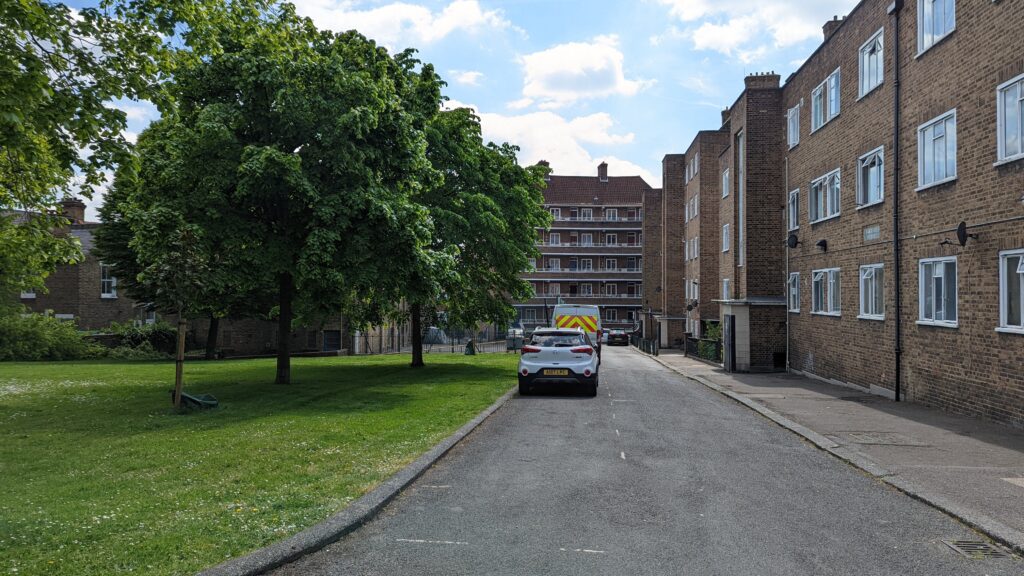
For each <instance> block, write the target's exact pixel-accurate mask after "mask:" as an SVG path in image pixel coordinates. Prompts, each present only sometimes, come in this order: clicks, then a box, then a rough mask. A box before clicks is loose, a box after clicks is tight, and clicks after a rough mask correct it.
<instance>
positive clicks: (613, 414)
mask: <svg viewBox="0 0 1024 576" xmlns="http://www.w3.org/2000/svg"><path fill="white" fill-rule="evenodd" d="M612 420H615V412H612Z"/></svg>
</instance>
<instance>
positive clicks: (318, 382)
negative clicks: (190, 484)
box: [0, 358, 515, 437]
mask: <svg viewBox="0 0 1024 576" xmlns="http://www.w3.org/2000/svg"><path fill="white" fill-rule="evenodd" d="M397 360H398V359H397V358H395V359H390V360H386V361H381V360H379V359H375V360H371V361H369V362H366V363H358V362H357V361H344V360H339V361H335V362H330V363H322V362H321V363H311V362H295V363H293V367H292V381H293V383H292V384H290V385H277V384H274V383H273V379H274V374H275V372H274V370H275V366H274V363H273V361H272V360H271V361H258V362H249V363H245V364H242V363H241V362H240V361H233V362H218V363H214V362H209V363H195V364H190V365H186V377H185V390H186V391H187V392H190V393H195V394H213V395H214V396H215V397H217V399H218V401H219V402H220V406H219V407H218V408H216V409H213V410H206V411H188V412H184V413H181V414H178V413H175V412H174V411H173V409H172V408H171V406H170V395H169V393H168V391H169V390H170V389H172V388H173V386H174V365H173V364H167V363H149V364H140V363H135V362H133V363H124V364H122V363H117V364H111V363H92V362H85V363H74V364H73V365H72V364H68V365H67V366H68V370H67V372H66V373H61V372H60V371H59V368H57V370H54V368H55V367H54V366H50V367H48V368H49V369H48V370H43V369H40V370H38V371H36V370H31V371H27V373H33V374H34V373H36V372H41V373H42V374H41V375H40V376H39V378H40V379H42V380H47V381H49V382H53V381H56V379H59V378H63V379H64V380H63V381H62V382H61V384H60V385H57V386H56V387H55V388H54V390H53V391H52V393H42V392H35V393H33V394H31V395H30V396H21V395H13V396H10V395H9V396H7V397H3V396H0V415H4V414H15V413H22V414H25V415H26V416H27V417H21V418H18V421H17V427H18V430H19V433H22V434H29V435H32V434H40V433H42V434H46V433H52V432H65V433H70V434H75V435H80V436H88V437H106V436H121V435H126V434H137V433H147V432H156V431H159V432H167V431H172V432H173V431H174V430H176V429H189V430H204V431H205V430H214V429H217V428H222V427H230V426H236V425H239V424H241V423H244V422H246V421H253V420H260V419H265V418H287V417H289V416H296V417H303V418H305V417H309V416H318V415H323V416H331V415H344V414H350V413H362V414H365V413H375V412H378V413H382V412H393V411H396V410H403V409H406V405H408V404H411V403H412V402H413V401H415V400H422V399H423V398H428V397H429V396H430V395H437V396H438V398H437V402H439V403H443V402H444V401H445V398H446V397H452V396H458V395H459V394H460V390H463V389H464V388H465V387H472V386H494V385H495V382H500V381H501V380H504V379H507V380H508V386H509V387H511V386H512V385H513V384H514V378H515V377H514V372H513V370H514V369H511V370H510V369H508V368H505V367H500V366H494V365H488V364H485V363H478V364H467V363H464V362H455V361H449V362H443V363H442V362H437V363H434V364H428V365H427V366H426V367H424V368H419V369H412V368H410V367H408V365H407V364H406V361H405V360H403V361H401V362H398V361H397ZM40 368H42V365H40ZM50 372H53V373H52V374H50ZM76 378H77V380H76ZM3 428H5V427H4V426H0V431H2V429H3Z"/></svg>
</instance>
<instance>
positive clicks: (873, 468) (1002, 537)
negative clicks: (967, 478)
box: [638, 350, 1024, 555]
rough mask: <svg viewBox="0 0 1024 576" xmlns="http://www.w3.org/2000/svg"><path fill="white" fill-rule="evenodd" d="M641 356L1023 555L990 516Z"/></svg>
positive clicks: (1023, 541)
mask: <svg viewBox="0 0 1024 576" xmlns="http://www.w3.org/2000/svg"><path fill="white" fill-rule="evenodd" d="M638 351H639V350H638ZM640 353H641V354H644V356H647V357H648V358H651V359H652V360H654V361H655V362H657V363H658V364H661V365H662V366H664V367H666V368H668V369H669V370H671V371H673V372H675V373H676V374H679V375H680V376H682V377H683V378H686V379H687V380H692V381H693V382H696V383H698V384H701V385H702V386H705V387H707V388H710V389H712V390H714V391H715V392H718V393H719V394H721V395H723V396H726V397H728V398H730V399H732V400H735V401H736V402H739V403H740V404H743V405H744V406H746V407H747V408H750V409H751V410H753V411H755V412H757V413H758V414H760V415H762V416H764V417H765V418H767V419H769V420H771V421H772V422H775V423H776V424H778V425H779V426H782V427H783V428H785V429H787V430H789V431H791V432H793V433H795V434H798V435H800V436H802V437H803V438H804V439H806V440H807V441H809V442H810V443H812V444H814V445H815V446H817V447H818V448H820V449H822V450H824V451H826V452H828V453H829V454H832V455H833V456H835V457H836V458H839V459H840V460H842V461H844V462H846V463H847V464H850V465H851V466H853V467H854V468H858V469H860V470H862V471H864V472H866V473H867V474H869V475H871V476H873V477H874V478H876V479H878V480H879V481H881V482H884V483H886V484H888V485H889V486H891V487H893V488H895V489H896V490H899V491H900V492H902V493H904V494H906V495H907V496H910V497H911V498H913V499H915V500H918V501H920V502H924V503H925V504H928V505H929V506H932V507H933V508H937V509H938V510H941V511H942V512H945V513H946V514H948V515H950V516H952V517H953V518H956V519H957V520H959V521H960V522H963V523H964V524H966V525H968V526H970V527H971V528H974V529H975V530H977V531H979V532H981V533H983V534H985V535H986V536H988V537H989V538H991V539H992V540H995V541H996V542H998V543H1000V544H1002V545H1003V546H1006V547H1008V548H1010V549H1012V550H1013V551H1014V552H1016V553H1017V554H1021V555H1024V532H1021V531H1019V530H1015V529H1013V528H1011V527H1009V526H1007V525H1005V524H1003V523H1001V522H999V521H997V520H994V519H992V518H990V517H988V516H985V515H983V514H978V513H977V512H975V511H973V510H969V509H967V508H965V507H963V506H961V505H959V504H956V503H955V502H951V501H950V500H948V499H947V498H945V497H943V496H941V495H939V494H934V493H931V492H928V491H927V490H925V489H924V488H921V487H920V486H918V485H916V484H914V483H913V482H910V481H908V480H905V479H903V478H900V477H898V476H896V475H894V473H893V472H891V471H890V470H888V469H886V468H884V467H882V466H880V465H879V464H878V463H877V462H875V461H874V460H871V459H869V458H867V457H865V456H863V455H861V454H858V453H857V452H854V451H853V450H850V449H848V448H845V447H843V446H840V445H839V444H836V443H835V442H833V441H832V440H829V439H828V438H826V437H825V436H822V435H821V434H818V433H817V432H815V431H813V430H811V429H810V428H807V427H806V426H804V425H802V424H798V423H796V422H794V421H792V420H790V419H789V418H786V417H785V416H783V415H781V414H779V413H778V412H775V411H774V410H771V409H770V408H768V407H767V406H765V405H763V404H761V403H760V402H756V401H754V400H751V399H750V398H747V397H745V396H743V395H742V394H737V393H735V392H733V391H732V390H728V389H726V388H724V387H722V386H720V385H718V384H715V383H714V382H711V381H710V380H708V379H706V378H703V377H701V376H695V375H690V374H687V373H685V372H683V371H682V370H680V369H679V368H676V367H675V366H672V365H670V364H668V363H667V362H664V361H662V360H661V359H660V358H658V357H657V356H652V355H650V354H646V353H644V352H640Z"/></svg>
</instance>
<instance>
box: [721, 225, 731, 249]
mask: <svg viewBox="0 0 1024 576" xmlns="http://www.w3.org/2000/svg"><path fill="white" fill-rule="evenodd" d="M730 240H731V238H730V236H729V225H728V224H723V225H722V252H728V251H729V242H730Z"/></svg>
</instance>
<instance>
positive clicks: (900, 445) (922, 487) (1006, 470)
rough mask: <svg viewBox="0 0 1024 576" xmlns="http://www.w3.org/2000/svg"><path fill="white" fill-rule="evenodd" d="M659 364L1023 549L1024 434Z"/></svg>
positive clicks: (684, 362)
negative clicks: (716, 391) (759, 413)
mask: <svg viewBox="0 0 1024 576" xmlns="http://www.w3.org/2000/svg"><path fill="white" fill-rule="evenodd" d="M656 360H658V361H659V362H661V363H662V364H664V365H666V366H668V367H669V368H672V369H674V370H675V371H677V372H679V373H681V374H683V375H685V376H687V377H689V378H691V379H693V380H695V381H697V382H700V383H701V384H704V385H706V386H709V387H711V388H714V389H716V390H718V391H719V392H721V393H723V394H726V395H727V396H730V397H732V398H733V399H735V400H737V401H739V402H741V403H743V404H746V405H747V406H749V407H750V408H752V409H754V410H757V411H758V412H761V413H762V414H764V415H765V416H767V417H768V418H771V419H772V420H775V421H776V422H778V423H779V424H781V425H783V426H785V427H787V428H790V429H791V430H793V431H794V432H797V433H798V434H801V435H803V436H804V437H805V438H807V439H808V440H810V441H812V442H814V443H815V444H817V445H818V446H819V447H821V448H822V449H825V450H828V451H829V452H832V453H833V454H835V455H836V456H838V457H840V458H842V459H844V460H846V461H848V462H850V463H851V464H853V465H855V466H857V467H859V468H861V469H863V470H865V471H866V472H868V473H870V474H872V475H873V476H876V477H878V478H879V479H880V480H882V481H884V482H886V483H889V484H891V485H893V486H895V487H897V488H899V489H900V490H902V491H904V492H906V493H908V494H910V495H912V496H914V497H916V498H920V499H921V500H924V501H926V502H928V503H930V504H932V505H934V506H937V507H939V508H941V509H943V510H945V511H946V512H948V513H950V514H952V515H954V516H956V517H958V518H960V519H961V520H963V521H964V522H966V523H968V524H970V525H972V526H974V527H976V528H978V529H980V530H982V531H984V532H986V533H988V534H989V535H990V536H992V537H994V538H996V539H997V540H1001V541H1002V542H1003V543H1005V544H1008V545H1010V546H1012V547H1014V548H1016V550H1017V551H1018V552H1024V431H1019V430H1015V429H1012V428H1007V427H1004V426H999V425H996V424H990V423H986V422H983V421H980V420H976V419H973V418H967V417H961V416H954V415H950V414H947V413H945V412H942V411H939V410H935V409H931V408H927V407H925V406H921V405H918V404H913V403H895V402H893V401H891V400H888V399H885V398H882V397H879V396H876V395H872V394H869V393H868V392H867V391H861V390H859V389H855V388H847V387H843V386H836V385H833V384H828V383H825V382H821V381H817V380H812V379H810V378H806V377H803V376H797V375H793V374H728V373H726V372H725V371H723V370H721V369H719V368H716V367H714V366H711V365H708V364H705V363H703V362H700V361H697V360H694V359H691V358H688V357H686V356H684V355H683V354H682V353H679V352H675V351H672V350H663V351H662V352H661V356H659V357H657V358H656Z"/></svg>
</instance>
